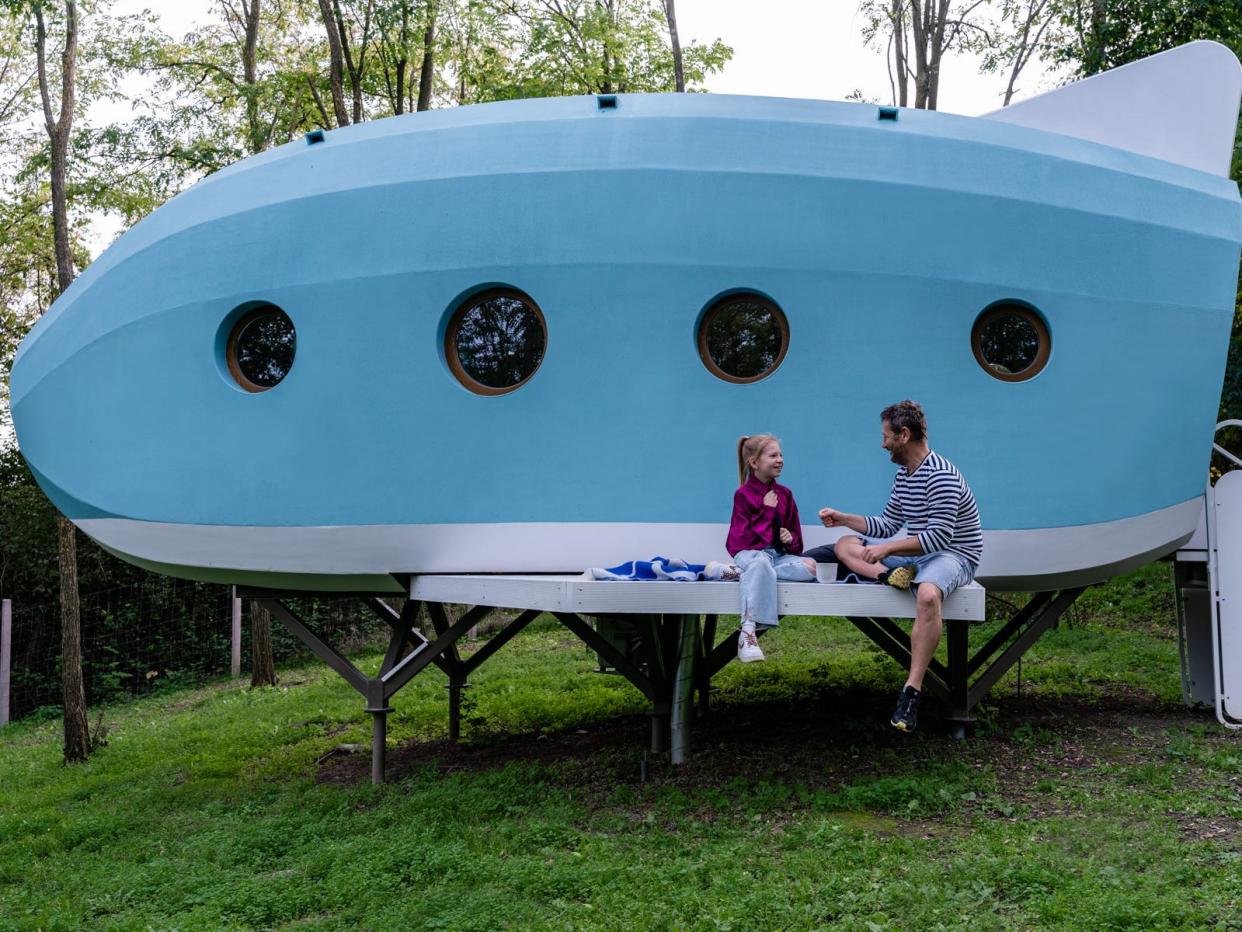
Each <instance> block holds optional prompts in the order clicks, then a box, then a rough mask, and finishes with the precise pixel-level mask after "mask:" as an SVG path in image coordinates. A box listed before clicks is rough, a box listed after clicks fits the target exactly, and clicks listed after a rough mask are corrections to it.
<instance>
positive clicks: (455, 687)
mask: <svg viewBox="0 0 1242 932" xmlns="http://www.w3.org/2000/svg"><path fill="white" fill-rule="evenodd" d="M446 688H447V689H448V707H449V725H448V734H449V740H450V741H452V742H454V743H456V742H458V741H460V740H461V691H462V690H463V689H469V688H470V684H469V683H467V682H466V679H465V677H461V678H457V677H454V678H452V679H450V680H449V684H448V686H447V687H446Z"/></svg>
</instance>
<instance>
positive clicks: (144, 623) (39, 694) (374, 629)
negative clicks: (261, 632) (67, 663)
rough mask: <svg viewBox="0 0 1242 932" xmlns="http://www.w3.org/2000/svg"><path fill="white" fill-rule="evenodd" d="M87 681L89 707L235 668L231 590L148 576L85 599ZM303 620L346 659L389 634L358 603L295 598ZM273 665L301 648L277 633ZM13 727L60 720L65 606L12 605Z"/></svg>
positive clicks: (278, 628) (245, 619)
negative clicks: (44, 716)
mask: <svg viewBox="0 0 1242 932" xmlns="http://www.w3.org/2000/svg"><path fill="white" fill-rule="evenodd" d="M79 602H80V609H79V616H80V620H81V629H82V673H83V677H84V680H85V684H86V700H87V703H88V704H89V705H96V704H98V703H102V702H109V701H113V700H116V699H120V698H123V697H125V696H137V695H142V694H144V693H147V692H150V691H152V690H154V689H158V688H162V687H168V686H188V685H194V684H197V683H202V682H205V681H207V680H210V679H213V678H216V677H219V676H224V675H226V674H228V673H229V672H230V663H231V659H232V614H233V595H232V589H231V588H230V587H228V586H222V585H216V584H211V583H199V582H190V581H188V580H182V579H172V578H169V577H162V576H154V575H153V576H150V577H148V578H146V579H144V580H143V581H142V582H140V583H136V584H134V585H130V586H123V587H120V588H116V589H108V590H105V591H102V592H94V593H83V594H82V595H81V597H80V600H79ZM288 604H289V606H290V608H292V609H293V610H294V611H295V612H296V614H298V616H299V617H301V618H303V619H304V620H306V621H307V622H308V623H309V624H310V625H311V626H312V627H313V628H314V629H315V630H317V631H318V632H320V634H321V635H322V636H324V637H325V638H328V639H330V640H332V641H333V642H334V643H336V644H338V645H339V646H341V647H342V648H344V649H345V650H347V651H348V650H354V649H357V648H358V647H360V646H363V645H370V644H373V643H376V642H377V641H378V640H379V639H380V637H381V636H382V635H383V634H385V633H386V632H387V628H386V626H385V625H384V624H383V622H382V621H380V620H379V619H378V618H377V617H376V616H375V615H374V614H373V613H372V612H370V611H369V610H367V609H366V608H365V607H363V606H362V605H361V604H360V603H359V602H358V601H357V600H353V601H349V600H344V599H321V598H299V599H291V600H289V602H288ZM250 613H251V606H250V603H249V602H248V601H246V600H243V602H242V626H241V631H242V638H241V652H240V653H241V658H240V659H241V664H240V666H241V670H242V672H243V674H246V673H247V671H248V670H249V669H250V649H251V648H250V629H251V626H250ZM271 627H272V654H273V656H274V658H275V660H276V662H277V663H280V662H282V661H286V660H290V659H292V658H295V657H300V656H303V655H307V656H309V651H307V650H306V649H305V648H304V647H303V645H302V643H301V642H300V641H298V640H297V638H295V637H294V636H293V635H292V634H290V633H289V632H288V631H287V630H286V629H285V627H284V626H283V625H281V624H279V623H275V622H274V623H273V624H272V626H271ZM11 657H12V659H11V672H10V683H11V686H10V696H9V709H10V719H11V720H16V719H18V718H21V717H24V716H28V715H31V714H33V713H36V712H39V711H40V710H47V711H48V712H49V713H50V712H51V711H52V710H53V709H54V710H56V711H57V712H59V709H60V706H61V704H62V692H61V632H60V605H59V603H50V604H45V605H29V606H27V605H19V604H17V603H14V604H13V610H12V635H11Z"/></svg>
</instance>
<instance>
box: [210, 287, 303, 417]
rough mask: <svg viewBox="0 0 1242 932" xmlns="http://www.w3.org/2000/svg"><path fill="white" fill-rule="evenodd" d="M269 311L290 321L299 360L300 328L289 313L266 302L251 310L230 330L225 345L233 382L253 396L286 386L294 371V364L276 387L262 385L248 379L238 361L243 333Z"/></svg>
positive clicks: (295, 353)
mask: <svg viewBox="0 0 1242 932" xmlns="http://www.w3.org/2000/svg"><path fill="white" fill-rule="evenodd" d="M269 311H277V312H278V313H280V314H282V315H284V318H285V320H287V321H289V326H290V327H292V328H293V358H294V360H296V359H297V356H298V351H297V339H298V328H297V327H296V326H295V325H294V323H293V318H292V317H290V316H289V312H288V311H286V310H285V309H284V308H283V307H281V306H280V305H278V304H273V303H272V302H271V301H265V302H263V303H262V304H259V305H257V306H255V307H252V308H250V310H248V311H246V312H245V313H244V314H242V315H241V316H240V317H238V318H237V321H236V322H235V323H234V324H233V327H232V329H230V330H229V338H228V340H227V341H226V342H225V344H224V362H225V364H226V365H227V366H228V370H229V375H231V376H232V377H233V381H234V382H236V383H237V385H238V386H239V387H240V388H242V389H244V390H245V391H247V392H250V394H252V395H260V394H262V393H263V392H270V391H271V390H272V389H273V388H277V387H278V386H280V385H282V384H284V381H285V379H287V378H289V373H290V372H292V371H293V363H292V362H290V363H289V370H288V372H286V373H285V374H284V375H283V376H282V377H281V379H280V381H279V382H277V383H276V384H275V385H260V384H259V383H258V382H252V381H250V379H248V378H246V375H245V374H244V373H243V372H242V370H241V364H240V363H239V362H238V360H237V341H238V340H239V339H240V338H241V335H242V332H243V331H244V330H245V329H246V328H247V327H248V326H249V325H250V324H252V323H253V322H254V321H255V320H257V319H258V318H259V317H262V316H263V315H264V314H267V313H268V312H269Z"/></svg>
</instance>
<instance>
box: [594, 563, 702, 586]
mask: <svg viewBox="0 0 1242 932" xmlns="http://www.w3.org/2000/svg"><path fill="white" fill-rule="evenodd" d="M706 566H707V565H706V564H705V563H687V562H686V561H685V560H677V559H673V558H670V557H652V558H651V559H650V560H630V561H628V562H626V563H621V564H618V565H617V566H613V567H609V568H608V569H603V568H601V567H591V569H589V570H587V573H588V575H590V577H591V578H592V579H617V580H640V579H667V580H672V581H673V582H695V581H697V580H700V579H706V578H707V577H706V576H705V575H704V574H703V570H704V569H706Z"/></svg>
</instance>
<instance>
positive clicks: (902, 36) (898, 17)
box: [891, 0, 910, 107]
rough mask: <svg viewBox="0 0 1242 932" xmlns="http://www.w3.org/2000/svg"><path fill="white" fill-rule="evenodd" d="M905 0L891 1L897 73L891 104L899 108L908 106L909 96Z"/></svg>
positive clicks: (894, 57) (894, 56)
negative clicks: (895, 88) (895, 89)
mask: <svg viewBox="0 0 1242 932" xmlns="http://www.w3.org/2000/svg"><path fill="white" fill-rule="evenodd" d="M905 4H906V0H893V15H892V17H891V19H892V24H893V59H894V68H895V70H896V71H897V79H896V83H897V93H896V94H895V95H894V97H895V98H896V99H895V100H894V101H893V103H895V104H896V105H897V106H899V107H906V106H909V102H910V95H909V92H908V90H907V88H908V86H909V84H908V81H907V74H908V72H909V69H910V64H909V62H908V61H907V60H906V54H907V53H906V8H905Z"/></svg>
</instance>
